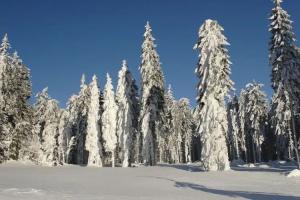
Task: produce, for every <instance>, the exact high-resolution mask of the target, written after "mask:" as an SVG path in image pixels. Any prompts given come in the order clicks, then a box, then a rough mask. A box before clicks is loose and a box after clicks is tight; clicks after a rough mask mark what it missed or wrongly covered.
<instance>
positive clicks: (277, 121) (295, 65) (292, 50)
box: [269, 0, 300, 159]
mask: <svg viewBox="0 0 300 200" xmlns="http://www.w3.org/2000/svg"><path fill="white" fill-rule="evenodd" d="M274 3H275V7H274V8H273V9H272V14H271V17H270V22H271V25H270V29H269V31H270V32H271V35H272V36H271V41H270V48H269V57H270V65H271V66H272V87H273V89H274V95H273V98H272V105H271V123H272V127H273V130H274V133H275V135H276V149H277V157H278V159H293V154H294V153H295V152H296V151H297V150H296V148H295V145H294V144H296V143H295V140H294V139H293V137H292V135H294V134H296V133H295V131H293V124H294V122H296V121H297V120H296V117H295V115H294V114H295V113H294V112H296V113H298V112H299V102H300V101H299V99H300V58H299V56H297V55H299V54H298V49H297V47H296V45H295V40H296V39H295V34H294V32H293V30H292V21H291V20H290V16H289V15H288V13H287V12H286V11H285V10H283V9H282V7H281V3H282V0H274ZM294 125H295V124H294Z"/></svg>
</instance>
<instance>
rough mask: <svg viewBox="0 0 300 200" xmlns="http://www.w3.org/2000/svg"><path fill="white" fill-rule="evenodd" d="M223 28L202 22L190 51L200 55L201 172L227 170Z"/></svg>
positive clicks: (226, 60) (226, 77) (226, 73)
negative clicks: (194, 50) (195, 51)
mask: <svg viewBox="0 0 300 200" xmlns="http://www.w3.org/2000/svg"><path fill="white" fill-rule="evenodd" d="M227 45H229V44H228V42H227V39H226V37H225V36H224V35H223V28H222V27H221V26H220V25H219V24H218V22H217V21H214V20H210V19H209V20H206V21H205V23H204V24H203V25H202V26H201V27H200V30H199V39H198V42H197V43H196V45H195V46H194V49H199V51H200V56H199V62H198V67H197V68H196V71H195V72H196V74H197V76H198V78H199V79H200V81H199V84H198V88H197V91H198V97H197V102H198V110H199V111H198V113H199V119H200V121H199V126H198V133H199V134H200V136H201V142H202V151H201V160H202V164H203V169H204V170H207V171H210V170H212V171H213V170H227V169H229V161H228V152H227V146H226V139H225V137H226V133H227V129H228V128H227V126H228V124H227V116H226V107H225V97H226V96H227V95H228V92H229V91H230V90H231V89H232V87H233V82H232V81H231V79H230V77H229V76H230V64H231V63H230V61H229V55H228V50H227V49H226V46H227Z"/></svg>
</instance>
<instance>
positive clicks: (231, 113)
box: [227, 95, 245, 161]
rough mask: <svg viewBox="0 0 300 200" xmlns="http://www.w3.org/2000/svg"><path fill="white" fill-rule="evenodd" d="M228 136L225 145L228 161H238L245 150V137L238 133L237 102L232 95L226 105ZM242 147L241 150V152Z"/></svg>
mask: <svg viewBox="0 0 300 200" xmlns="http://www.w3.org/2000/svg"><path fill="white" fill-rule="evenodd" d="M227 118H228V134H227V144H228V153H229V157H230V160H231V161H232V160H240V159H241V153H242V150H245V148H243V147H244V143H245V142H244V140H245V137H243V135H242V134H241V131H240V118H239V100H238V97H237V96H236V95H234V96H233V97H232V98H231V99H230V101H229V102H228V103H227ZM241 147H242V150H241Z"/></svg>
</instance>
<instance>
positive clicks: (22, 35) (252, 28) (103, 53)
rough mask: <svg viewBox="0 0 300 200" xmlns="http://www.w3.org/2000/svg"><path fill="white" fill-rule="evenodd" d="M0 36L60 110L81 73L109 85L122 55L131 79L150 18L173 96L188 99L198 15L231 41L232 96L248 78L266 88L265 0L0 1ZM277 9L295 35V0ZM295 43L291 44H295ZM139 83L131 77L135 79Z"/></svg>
mask: <svg viewBox="0 0 300 200" xmlns="http://www.w3.org/2000/svg"><path fill="white" fill-rule="evenodd" d="M0 6H1V12H0V34H1V35H2V36H3V34H4V33H8V34H9V39H10V41H11V44H12V46H13V49H15V50H17V51H18V52H19V54H20V56H21V58H22V59H23V61H24V62H25V63H26V64H27V65H28V66H29V68H30V69H31V74H32V82H33V92H34V93H36V92H37V91H39V90H41V89H42V88H44V87H46V86H48V87H49V93H50V95H51V96H52V97H54V98H56V99H58V100H59V101H60V102H61V105H62V106H63V107H64V105H65V103H66V101H67V99H68V98H69V97H70V96H71V95H72V94H74V93H77V92H78V90H79V83H80V77H81V74H82V73H85V74H86V75H87V78H88V80H90V79H91V76H92V75H93V74H94V73H95V74H96V75H97V76H98V78H99V79H100V87H101V88H103V85H104V83H105V74H106V72H109V73H110V74H111V75H112V77H113V80H114V83H115V84H116V82H117V80H116V78H117V71H118V70H119V68H120V65H121V61H122V60H123V59H127V60H128V64H129V68H130V69H131V71H132V72H133V74H134V76H135V78H136V79H137V80H139V72H138V66H139V63H140V54H141V48H140V46H141V43H142V39H143V37H142V35H143V32H144V25H145V23H146V21H147V20H149V21H150V23H151V25H152V29H153V34H154V37H155V38H156V43H157V44H158V47H157V50H158V53H159V55H160V58H161V62H162V68H163V71H164V74H165V77H166V83H167V84H172V86H173V89H174V94H175V97H176V98H180V97H188V98H190V99H191V101H192V103H194V102H195V95H196V90H195V85H196V83H197V79H196V77H195V74H194V69H195V66H196V63H197V59H198V53H197V52H196V51H193V49H192V47H193V45H194V43H195V42H196V40H197V33H198V29H199V26H200V25H201V24H202V23H203V22H204V20H205V19H208V18H211V19H216V20H218V21H219V23H220V24H221V25H222V26H223V27H224V28H225V34H226V36H227V38H228V40H229V42H230V43H231V46H230V55H231V60H232V62H233V65H232V79H233V80H234V82H235V83H236V85H235V87H236V89H237V91H238V93H239V91H240V89H241V88H243V87H244V85H245V84H246V83H247V82H250V81H252V80H254V79H255V80H256V81H259V82H262V83H264V84H265V88H264V89H265V90H266V92H267V93H268V95H271V94H272V90H271V89H270V78H269V77H270V67H269V65H268V42H269V36H270V35H269V33H268V25H269V22H268V17H269V14H270V12H271V8H272V7H273V3H272V0H246V1H245V0H227V1H225V0H185V1H183V0H152V1H149V0H128V1H125V0H80V1H79V0H24V1H20V0H6V1H4V0H2V1H1V3H0ZM283 7H284V8H285V9H287V10H288V12H289V14H290V15H291V16H292V20H293V21H294V31H295V32H296V34H297V35H298V36H299V37H300V12H299V8H300V1H299V0H285V2H284V3H283ZM298 44H299V43H298ZM138 82H139V81H138Z"/></svg>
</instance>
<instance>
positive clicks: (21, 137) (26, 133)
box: [0, 35, 36, 160]
mask: <svg viewBox="0 0 300 200" xmlns="http://www.w3.org/2000/svg"><path fill="white" fill-rule="evenodd" d="M9 49H10V44H9V41H8V37H7V35H5V36H4V38H3V40H2V43H1V47H0V110H1V113H0V115H1V118H2V119H1V120H2V121H3V123H2V124H1V125H0V126H1V128H0V130H1V135H2V136H1V137H0V139H1V138H2V139H1V140H2V141H1V142H0V143H1V147H0V148H1V149H0V154H2V155H0V157H2V159H14V160H18V159H21V158H22V159H26V158H28V159H34V157H35V156H36V155H35V154H34V152H32V151H31V148H30V145H29V144H30V142H29V141H31V137H32V134H31V133H32V131H31V129H32V127H31V119H32V108H31V106H30V105H29V102H28V99H29V98H30V96H31V82H30V72H29V69H28V68H27V67H26V66H25V65H24V64H23V62H22V60H21V59H20V58H19V56H18V55H17V53H14V54H13V55H12V54H10V52H9ZM1 152H2V153H1Z"/></svg>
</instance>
